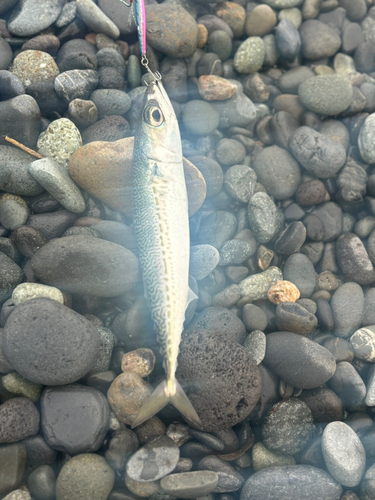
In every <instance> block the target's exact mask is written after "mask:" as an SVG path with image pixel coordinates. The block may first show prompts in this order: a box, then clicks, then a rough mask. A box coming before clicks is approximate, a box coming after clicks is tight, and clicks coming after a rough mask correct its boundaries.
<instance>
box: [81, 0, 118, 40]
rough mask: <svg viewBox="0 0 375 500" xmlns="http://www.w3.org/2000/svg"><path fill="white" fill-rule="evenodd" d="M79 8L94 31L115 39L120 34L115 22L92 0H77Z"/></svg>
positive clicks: (86, 22) (82, 16) (84, 19)
mask: <svg viewBox="0 0 375 500" xmlns="http://www.w3.org/2000/svg"><path fill="white" fill-rule="evenodd" d="M77 10H78V13H79V15H80V16H81V18H82V19H83V21H84V22H85V24H87V26H88V27H89V28H90V29H91V30H92V31H95V32H97V33H104V34H105V35H108V36H109V37H111V38H115V39H116V38H118V37H119V36H120V30H119V29H118V27H117V26H116V25H115V23H114V22H113V21H111V19H109V17H107V16H106V15H105V14H104V12H103V11H102V10H101V9H100V8H99V7H98V6H97V5H96V4H95V3H94V2H93V1H92V0H77Z"/></svg>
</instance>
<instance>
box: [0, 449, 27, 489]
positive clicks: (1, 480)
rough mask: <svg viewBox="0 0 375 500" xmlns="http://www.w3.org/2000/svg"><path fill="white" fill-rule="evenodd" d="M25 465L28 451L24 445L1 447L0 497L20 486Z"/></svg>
mask: <svg viewBox="0 0 375 500" xmlns="http://www.w3.org/2000/svg"><path fill="white" fill-rule="evenodd" d="M25 463H26V450H25V447H24V445H23V444H22V443H15V444H3V445H0V495H6V494H8V493H10V492H11V491H13V490H15V489H17V488H18V486H20V484H21V480H22V476H23V473H24V470H25Z"/></svg>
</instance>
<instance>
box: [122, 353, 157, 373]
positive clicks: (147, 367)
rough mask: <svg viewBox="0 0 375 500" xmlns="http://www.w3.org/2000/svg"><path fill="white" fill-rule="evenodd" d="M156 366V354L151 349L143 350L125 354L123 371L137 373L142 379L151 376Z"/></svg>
mask: <svg viewBox="0 0 375 500" xmlns="http://www.w3.org/2000/svg"><path fill="white" fill-rule="evenodd" d="M154 366H155V354H154V353H153V351H151V349H146V348H141V349H137V350H135V351H130V352H127V353H126V354H124V356H123V357H122V360H121V370H122V371H123V372H126V371H131V372H134V373H137V374H138V375H139V376H140V377H143V378H144V377H147V376H148V375H150V373H151V372H152V370H153V369H154Z"/></svg>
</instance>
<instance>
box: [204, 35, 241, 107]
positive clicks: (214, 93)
mask: <svg viewBox="0 0 375 500" xmlns="http://www.w3.org/2000/svg"><path fill="white" fill-rule="evenodd" d="M214 33H215V32H214ZM223 33H225V32H223ZM225 36H228V35H227V34H226V33H225ZM228 38H229V37H228ZM198 91H199V94H200V95H201V97H202V98H203V99H204V100H205V101H225V100H226V99H229V98H230V97H232V96H233V95H234V94H235V93H236V91H237V86H236V85H235V84H234V83H232V82H230V81H228V80H227V79H225V78H222V77H221V76H217V75H202V76H200V77H199V78H198Z"/></svg>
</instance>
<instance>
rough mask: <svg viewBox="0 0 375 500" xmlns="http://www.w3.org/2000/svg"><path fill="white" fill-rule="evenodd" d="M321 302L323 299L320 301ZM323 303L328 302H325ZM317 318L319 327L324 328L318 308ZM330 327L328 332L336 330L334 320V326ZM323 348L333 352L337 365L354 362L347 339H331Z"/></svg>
mask: <svg viewBox="0 0 375 500" xmlns="http://www.w3.org/2000/svg"><path fill="white" fill-rule="evenodd" d="M320 300H321V299H319V301H320ZM321 302H326V301H325V300H324V301H321ZM326 303H327V302H326ZM331 317H332V313H331ZM317 318H318V321H319V325H321V326H323V327H324V326H325V324H324V322H323V321H322V319H321V316H320V314H319V307H318V312H317ZM329 326H330V328H327V330H333V328H334V325H333V319H332V324H331V325H329ZM322 346H323V347H325V348H326V349H328V350H329V352H331V353H332V354H333V356H334V357H335V360H336V363H339V362H340V361H348V362H349V363H351V362H352V361H353V358H354V351H353V348H352V346H351V345H350V343H349V342H348V341H347V340H345V339H342V338H340V337H339V338H337V337H335V338H331V339H328V340H326V341H325V342H323V343H322Z"/></svg>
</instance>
